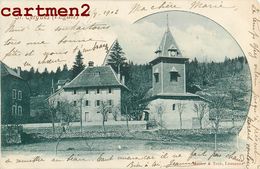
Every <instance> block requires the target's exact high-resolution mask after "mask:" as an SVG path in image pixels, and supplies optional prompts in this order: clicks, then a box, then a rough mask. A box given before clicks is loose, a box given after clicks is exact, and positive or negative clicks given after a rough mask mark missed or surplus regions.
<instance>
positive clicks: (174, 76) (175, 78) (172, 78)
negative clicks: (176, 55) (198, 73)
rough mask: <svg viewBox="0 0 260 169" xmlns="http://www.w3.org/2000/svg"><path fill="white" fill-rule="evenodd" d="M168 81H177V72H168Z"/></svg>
mask: <svg viewBox="0 0 260 169" xmlns="http://www.w3.org/2000/svg"><path fill="white" fill-rule="evenodd" d="M170 81H171V82H172V81H174V82H177V81H178V73H175V72H170Z"/></svg>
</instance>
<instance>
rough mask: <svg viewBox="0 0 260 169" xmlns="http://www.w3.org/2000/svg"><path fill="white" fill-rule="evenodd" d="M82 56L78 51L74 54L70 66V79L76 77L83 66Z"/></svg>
mask: <svg viewBox="0 0 260 169" xmlns="http://www.w3.org/2000/svg"><path fill="white" fill-rule="evenodd" d="M82 56H83V55H82V53H81V52H80V51H78V54H77V55H76V58H75V62H74V65H73V67H72V79H73V78H74V77H76V76H77V75H78V74H79V73H80V72H81V71H82V70H84V68H85V65H84V63H83V57H82Z"/></svg>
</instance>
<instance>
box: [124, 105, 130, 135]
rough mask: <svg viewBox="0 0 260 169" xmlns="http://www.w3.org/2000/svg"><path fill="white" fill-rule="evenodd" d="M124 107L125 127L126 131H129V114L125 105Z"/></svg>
mask: <svg viewBox="0 0 260 169" xmlns="http://www.w3.org/2000/svg"><path fill="white" fill-rule="evenodd" d="M125 109H126V127H127V131H129V124H128V121H129V115H128V110H127V107H126V108H125Z"/></svg>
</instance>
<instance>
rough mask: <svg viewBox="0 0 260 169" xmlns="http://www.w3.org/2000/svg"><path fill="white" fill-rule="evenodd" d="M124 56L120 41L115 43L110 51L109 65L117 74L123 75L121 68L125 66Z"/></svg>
mask: <svg viewBox="0 0 260 169" xmlns="http://www.w3.org/2000/svg"><path fill="white" fill-rule="evenodd" d="M124 54H125V53H124V52H123V49H122V47H121V46H120V44H119V43H118V41H115V43H114V45H113V47H112V48H111V51H110V55H109V56H110V58H109V59H108V64H109V65H111V66H112V67H113V68H114V70H116V72H117V73H121V67H122V66H123V65H124V64H125V61H126V57H124Z"/></svg>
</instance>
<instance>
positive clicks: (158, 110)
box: [155, 103, 166, 129]
mask: <svg viewBox="0 0 260 169" xmlns="http://www.w3.org/2000/svg"><path fill="white" fill-rule="evenodd" d="M155 111H156V113H157V114H158V115H159V120H160V121H159V125H160V128H161V129H162V128H163V114H164V113H165V111H166V106H165V105H164V104H163V103H158V104H156V105H155Z"/></svg>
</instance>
